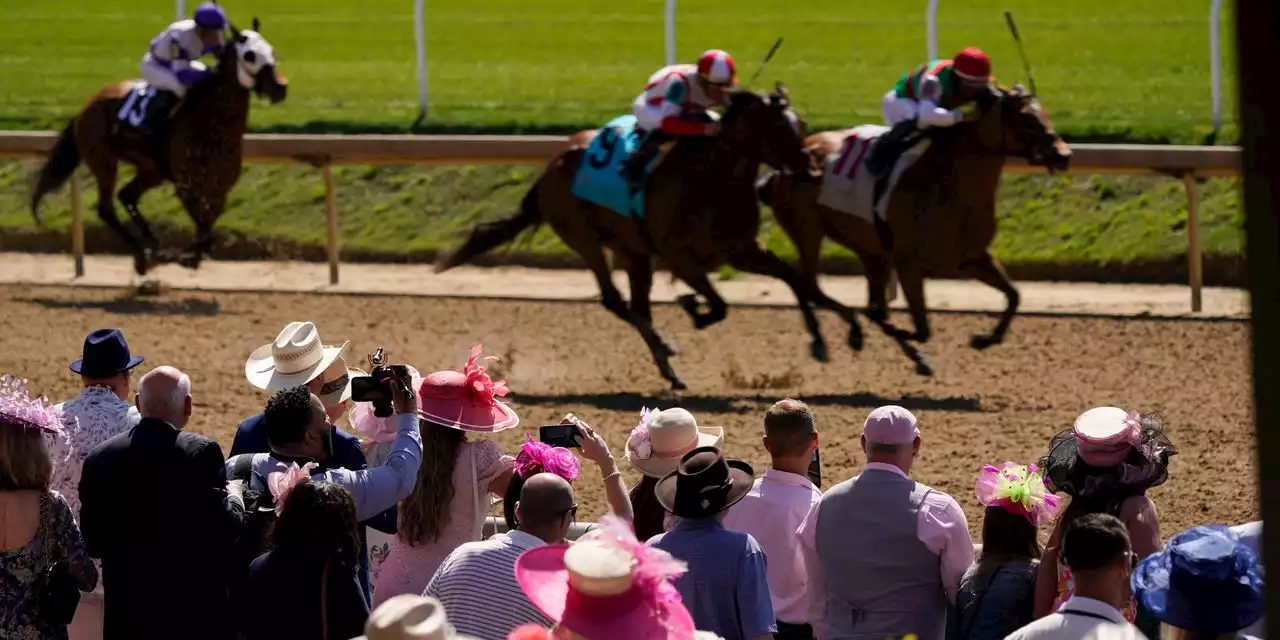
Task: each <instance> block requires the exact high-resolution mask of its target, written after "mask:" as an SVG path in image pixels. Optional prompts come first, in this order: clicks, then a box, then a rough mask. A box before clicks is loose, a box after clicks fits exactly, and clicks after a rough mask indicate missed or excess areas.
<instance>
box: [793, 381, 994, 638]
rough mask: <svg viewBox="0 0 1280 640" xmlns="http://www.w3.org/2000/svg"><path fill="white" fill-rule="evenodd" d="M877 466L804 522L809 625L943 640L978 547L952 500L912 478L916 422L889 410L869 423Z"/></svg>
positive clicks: (868, 447)
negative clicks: (951, 605)
mask: <svg viewBox="0 0 1280 640" xmlns="http://www.w3.org/2000/svg"><path fill="white" fill-rule="evenodd" d="M862 451H863V452H864V453H865V454H866V455H867V466H866V468H865V469H864V470H863V472H862V475H859V476H857V477H855V478H852V479H850V480H846V481H844V482H842V483H840V484H838V485H836V486H834V487H832V488H831V490H830V491H828V492H827V493H826V494H825V495H823V496H822V500H821V502H819V503H818V504H817V505H816V506H814V508H813V510H812V511H810V512H809V515H808V517H806V518H805V520H804V523H803V524H802V525H801V526H800V529H799V530H798V534H799V536H800V546H801V548H802V549H803V551H802V553H803V555H804V562H805V567H806V568H807V569H808V573H809V620H810V623H811V624H812V625H813V628H814V635H815V636H816V637H817V638H818V640H883V639H884V638H885V637H886V636H892V637H902V636H904V635H906V634H909V633H910V634H915V635H916V636H917V637H918V638H919V639H920V640H942V639H943V637H944V636H945V630H946V611H947V604H948V603H954V602H955V599H956V589H957V588H958V587H959V584H960V578H961V576H962V575H963V574H964V571H965V569H966V568H967V567H968V566H969V564H970V563H971V562H973V541H972V540H971V539H970V538H969V523H968V522H967V521H966V520H965V517H964V511H963V510H962V509H961V508H960V505H959V504H957V503H956V501H955V499H954V498H952V497H951V496H949V495H947V494H945V493H942V492H940V491H937V490H935V489H932V488H929V487H927V486H925V485H922V484H920V483H918V482H915V481H914V480H912V479H911V477H910V476H909V475H908V474H909V473H910V471H911V465H912V463H913V462H914V461H915V458H916V456H917V455H919V454H920V429H919V428H918V427H917V425H916V417H915V416H913V415H911V412H910V411H907V410H906V409H904V408H902V407H898V406H892V405H890V406H885V407H880V408H878V409H876V410H874V411H872V412H871V414H870V415H869V416H867V420H866V422H865V423H864V424H863V433H862Z"/></svg>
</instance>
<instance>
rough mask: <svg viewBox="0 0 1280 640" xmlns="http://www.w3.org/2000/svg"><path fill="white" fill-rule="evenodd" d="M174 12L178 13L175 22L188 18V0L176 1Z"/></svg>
mask: <svg viewBox="0 0 1280 640" xmlns="http://www.w3.org/2000/svg"><path fill="white" fill-rule="evenodd" d="M173 4H174V8H173V10H174V11H176V12H177V13H178V17H177V18H174V19H175V20H185V19H186V17H187V0H175V2H174V3H173Z"/></svg>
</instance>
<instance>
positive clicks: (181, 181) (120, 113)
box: [31, 18, 287, 275]
mask: <svg viewBox="0 0 1280 640" xmlns="http://www.w3.org/2000/svg"><path fill="white" fill-rule="evenodd" d="M231 32H232V34H231V35H232V37H231V40H230V41H229V42H228V43H227V46H225V47H223V50H222V53H221V54H220V55H219V56H218V64H217V69H216V71H215V72H214V73H213V74H211V75H210V76H209V77H207V78H205V79H204V80H202V81H200V82H199V83H197V84H196V85H195V86H193V87H191V89H190V90H189V91H188V92H187V96H186V97H185V98H184V99H183V101H182V102H181V103H180V104H179V105H178V106H177V107H176V108H175V109H174V112H173V115H172V117H171V118H170V120H169V122H168V124H167V126H165V127H164V133H162V134H161V136H163V139H162V140H155V139H149V138H147V137H144V136H142V135H140V134H139V133H137V131H136V130H135V129H134V128H133V127H131V126H130V125H129V124H127V123H125V122H122V120H126V119H127V118H128V116H129V115H130V113H132V112H134V111H135V110H136V111H138V112H140V111H143V110H144V105H132V104H131V105H128V108H126V105H125V101H126V100H130V99H131V97H132V96H133V95H134V94H132V91H133V89H134V87H135V86H137V85H139V84H140V83H141V81H140V80H126V81H124V82H117V83H115V84H111V85H108V86H107V87H106V88H104V89H103V90H102V91H100V92H98V94H97V95H95V96H94V97H93V99H92V100H90V101H89V104H87V105H85V107H84V108H83V109H81V110H80V113H79V114H77V115H76V117H75V118H73V119H72V120H71V122H70V123H68V124H67V126H66V128H65V129H63V130H62V135H61V136H59V138H58V141H57V143H55V144H54V146H53V150H52V151H51V152H50V154H49V159H48V160H47V161H46V162H45V164H44V166H42V167H41V168H40V170H39V172H38V173H37V174H36V176H35V180H34V183H35V184H34V188H33V189H32V192H31V213H32V214H33V215H34V216H35V218H36V222H37V223H38V224H39V223H41V219H40V200H41V199H42V198H43V197H44V196H45V194H47V193H49V192H51V191H53V190H54V189H57V188H58V187H60V186H62V185H63V183H65V182H66V181H67V179H68V178H70V177H71V174H72V172H73V171H75V168H76V166H77V165H79V164H80V162H81V161H83V162H84V163H85V165H87V166H88V167H89V170H90V171H92V172H93V176H94V178H95V180H96V181H97V183H98V217H99V218H101V219H102V221H103V222H105V223H106V224H107V226H109V227H111V228H112V229H114V230H115V231H116V233H118V234H120V236H121V237H122V238H124V240H125V242H126V243H127V244H128V245H129V247H130V248H131V249H132V250H133V255H134V269H135V270H137V272H138V274H139V275H144V274H146V272H147V269H148V268H150V267H151V266H152V265H153V264H156V263H159V262H167V261H171V260H173V259H174V256H172V255H170V254H169V252H157V251H156V250H157V248H158V245H159V243H158V242H157V241H156V238H155V236H154V235H153V234H152V232H151V227H150V225H149V224H147V220H146V218H144V217H142V212H141V211H139V210H138V201H139V200H141V199H142V195H143V194H144V193H146V192H147V191H149V190H151V189H154V188H155V187H158V186H160V185H161V184H163V183H164V182H165V181H172V182H173V183H174V186H175V187H177V192H178V198H179V199H181V200H182V206H183V208H185V209H186V210H187V214H188V215H190V216H191V219H192V220H193V221H194V222H195V224H196V242H195V244H194V245H192V246H191V248H190V249H188V250H187V251H186V252H184V253H182V254H181V255H179V256H177V261H178V262H179V263H181V264H182V265H183V266H185V267H189V268H193V269H194V268H196V267H198V266H200V260H201V258H202V257H203V256H204V255H207V254H208V253H209V251H210V250H211V249H212V248H213V225H214V222H216V221H217V219H218V216H220V215H222V210H223V208H224V206H225V205H226V201H227V193H229V192H230V191H231V188H232V187H233V186H235V183H236V180H237V179H239V177H240V167H241V157H242V153H241V144H242V138H243V137H244V132H245V128H246V125H247V124H248V120H249V95H250V91H252V92H254V93H257V94H258V95H260V96H265V97H266V98H268V99H269V100H271V102H280V101H281V100H284V98H285V93H286V89H287V82H286V81H285V79H284V78H283V77H281V76H280V75H279V73H278V72H277V71H276V64H275V51H274V50H273V49H272V48H271V45H270V44H269V43H268V42H267V41H266V39H264V38H263V37H262V35H261V34H260V33H258V20H257V18H255V19H254V21H253V29H252V30H249V31H238V30H236V29H235V28H234V27H232V29H231ZM136 101H137V102H142V101H141V100H136ZM121 161H124V162H127V163H129V164H132V165H134V166H135V167H136V168H137V174H136V175H135V176H134V178H133V180H131V181H130V182H129V183H128V184H126V185H125V186H124V188H123V189H121V190H120V194H119V197H120V204H122V205H124V208H125V210H126V211H128V212H129V217H130V218H131V219H132V220H133V223H134V225H135V226H137V227H138V231H139V232H140V234H141V238H139V237H136V236H134V234H133V233H132V232H130V231H129V228H128V227H127V226H125V224H124V223H122V222H121V221H120V219H119V218H118V217H116V209H115V204H114V202H113V200H114V198H115V195H116V194H115V185H116V173H117V170H118V167H119V163H120V162H121Z"/></svg>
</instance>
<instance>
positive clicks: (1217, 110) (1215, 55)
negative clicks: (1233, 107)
mask: <svg viewBox="0 0 1280 640" xmlns="http://www.w3.org/2000/svg"><path fill="white" fill-rule="evenodd" d="M1221 14H1222V0H1212V2H1211V3H1210V4H1209V83H1210V90H1211V91H1212V92H1213V133H1214V135H1217V133H1218V130H1219V129H1221V128H1222V16H1221Z"/></svg>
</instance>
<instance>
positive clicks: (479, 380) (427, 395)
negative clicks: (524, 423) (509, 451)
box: [418, 345, 520, 433]
mask: <svg viewBox="0 0 1280 640" xmlns="http://www.w3.org/2000/svg"><path fill="white" fill-rule="evenodd" d="M481 352H482V348H481V346H480V345H476V346H474V347H471V354H470V357H468V358H467V365H466V367H464V368H463V370H462V371H452V370H445V371H437V372H435V373H432V374H429V375H427V377H426V378H424V379H423V381H422V386H421V387H419V389H418V402H419V407H418V414H419V415H420V416H421V417H422V418H423V419H425V420H428V421H430V422H433V423H435V424H438V425H441V426H445V427H451V428H454V429H461V430H462V431H471V432H475V433H497V432H499V431H504V430H506V429H510V428H512V427H515V426H518V425H519V424H520V416H518V415H516V412H515V410H514V409H512V408H511V407H509V406H507V405H506V404H504V403H502V402H499V401H498V397H500V396H505V395H507V383H506V381H505V380H498V381H497V382H494V381H493V379H491V378H490V377H489V372H488V371H487V370H486V369H485V367H484V365H482V364H480V363H479V360H480V353H481ZM486 360H496V358H492V357H490V358H486Z"/></svg>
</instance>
